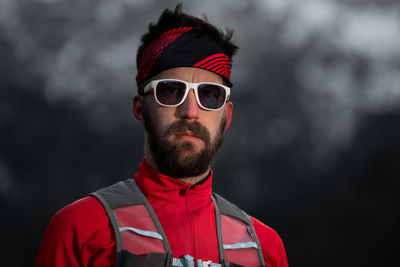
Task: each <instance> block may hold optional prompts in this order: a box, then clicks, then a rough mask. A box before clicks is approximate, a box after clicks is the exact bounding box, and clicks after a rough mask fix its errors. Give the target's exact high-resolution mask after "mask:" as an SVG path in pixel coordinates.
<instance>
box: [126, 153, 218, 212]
mask: <svg viewBox="0 0 400 267" xmlns="http://www.w3.org/2000/svg"><path fill="white" fill-rule="evenodd" d="M134 179H135V182H136V184H137V185H138V186H139V188H140V190H141V191H142V193H143V194H144V195H145V196H146V198H147V200H148V201H149V202H150V204H151V205H152V206H153V208H154V209H158V208H161V209H165V211H167V212H171V213H181V212H192V211H194V210H196V209H199V208H202V207H204V206H206V205H209V204H210V202H211V192H212V188H211V185H212V171H210V174H209V176H208V177H207V178H205V179H204V180H202V181H201V182H200V183H198V184H195V185H191V184H187V183H184V182H182V181H180V180H177V179H175V178H172V177H169V176H166V175H163V174H161V173H158V172H157V171H155V170H154V169H153V168H152V167H151V166H150V165H149V164H148V163H147V162H146V161H145V160H144V159H143V161H142V163H141V164H140V165H139V172H138V173H137V174H136V175H135V177H134Z"/></svg>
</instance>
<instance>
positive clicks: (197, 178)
mask: <svg viewBox="0 0 400 267" xmlns="http://www.w3.org/2000/svg"><path fill="white" fill-rule="evenodd" d="M144 159H145V161H146V162H147V163H148V164H149V165H150V166H151V167H152V168H153V169H154V170H156V171H157V172H159V173H161V174H163V173H162V172H161V171H160V168H159V167H158V166H157V164H156V162H155V160H154V159H153V157H152V156H151V155H150V154H149V153H145V155H144ZM210 169H211V168H210V167H209V168H208V169H207V170H206V171H205V172H204V173H201V174H199V175H196V176H191V177H184V178H175V177H172V178H175V179H177V180H180V181H182V182H184V183H187V184H197V183H198V182H200V181H201V180H203V179H204V178H205V177H206V176H207V175H208V174H209V173H210Z"/></svg>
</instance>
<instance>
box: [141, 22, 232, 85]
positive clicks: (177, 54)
mask: <svg viewBox="0 0 400 267" xmlns="http://www.w3.org/2000/svg"><path fill="white" fill-rule="evenodd" d="M176 67H194V68H201V69H205V70H208V71H211V72H213V73H215V74H217V75H219V76H221V77H222V79H223V80H224V82H225V83H226V84H227V85H228V86H229V87H232V83H231V81H230V78H231V63H230V60H229V57H228V56H227V55H225V54H224V53H223V50H222V49H221V47H220V46H219V45H218V44H217V43H216V42H215V41H214V40H213V39H212V38H211V37H210V36H207V35H205V34H204V33H201V32H200V31H197V30H193V29H192V27H181V28H176V29H171V30H169V31H167V32H165V33H163V34H162V35H161V36H160V37H158V38H157V39H155V40H153V41H152V42H151V43H150V44H149V45H148V46H147V47H146V48H145V49H144V50H143V53H142V56H141V58H140V60H139V64H138V73H137V76H136V83H137V85H138V86H139V84H140V83H142V82H143V81H145V80H147V79H148V78H151V77H153V76H154V75H156V74H158V73H160V72H162V71H164V70H166V69H170V68H176Z"/></svg>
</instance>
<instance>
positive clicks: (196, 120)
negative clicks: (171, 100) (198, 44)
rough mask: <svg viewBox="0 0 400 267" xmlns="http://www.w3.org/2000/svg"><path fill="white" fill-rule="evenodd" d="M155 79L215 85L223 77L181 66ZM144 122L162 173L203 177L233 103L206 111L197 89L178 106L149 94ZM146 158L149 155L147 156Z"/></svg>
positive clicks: (224, 127)
mask: <svg viewBox="0 0 400 267" xmlns="http://www.w3.org/2000/svg"><path fill="white" fill-rule="evenodd" d="M153 79H154V80H155V79H179V80H184V81H187V82H214V83H220V84H223V81H222V78H221V77H220V76H218V75H216V74H214V73H212V72H209V71H207V70H203V69H197V68H189V67H180V68H172V69H168V70H166V71H163V72H161V73H159V74H158V75H156V76H155V77H154V78H153ZM142 111H143V112H142V113H143V123H144V125H145V129H146V150H149V151H146V154H147V153H150V155H147V156H150V158H151V160H152V161H153V163H155V164H156V167H157V168H158V170H159V171H160V172H161V173H163V174H166V175H169V176H171V177H175V178H186V177H193V176H198V175H201V174H203V173H205V172H207V171H208V169H209V167H210V163H211V161H212V159H213V158H214V156H215V153H216V151H217V150H218V148H219V147H220V145H221V144H222V139H223V133H224V131H225V129H226V128H227V127H228V125H229V123H230V121H231V116H232V103H231V102H228V103H226V104H225V107H224V108H222V109H221V110H218V111H208V110H204V109H202V108H201V107H200V106H199V105H198V104H197V101H196V97H195V94H194V91H193V90H190V91H189V94H188V96H187V97H186V99H185V101H184V102H183V103H182V104H181V105H179V106H177V107H163V106H161V105H159V104H158V103H157V102H156V100H155V99H154V95H153V94H149V95H147V96H145V97H144V99H143V109H142ZM145 157H146V156H145Z"/></svg>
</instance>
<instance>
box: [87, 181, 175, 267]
mask: <svg viewBox="0 0 400 267" xmlns="http://www.w3.org/2000/svg"><path fill="white" fill-rule="evenodd" d="M90 195H91V196H93V197H95V198H97V199H98V200H99V201H100V203H101V204H102V206H103V208H104V209H105V211H106V212H107V215H108V217H109V219H110V222H111V225H112V227H113V230H114V234H115V239H116V249H117V253H116V254H117V255H116V264H115V266H118V267H119V266H125V265H126V266H128V265H127V264H128V263H129V262H130V261H131V260H133V259H134V261H135V262H138V260H139V258H141V260H144V261H146V262H151V261H157V262H158V263H160V262H162V261H164V262H163V265H165V266H167V265H168V264H169V263H170V262H171V261H172V252H171V248H170V245H169V243H168V239H167V236H166V234H165V232H164V230H163V228H162V226H161V223H160V221H159V220H158V218H157V215H156V213H155V212H154V210H153V208H152V207H151V205H150V203H149V202H148V201H147V199H146V197H145V196H144V195H143V193H142V192H141V191H140V189H139V188H138V186H137V185H136V183H135V181H134V180H133V179H127V180H125V181H120V182H118V183H116V184H113V185H111V186H109V187H106V188H103V189H100V190H98V191H96V192H94V193H91V194H90ZM132 216H135V217H139V218H140V220H141V222H140V220H139V219H136V220H131V218H132ZM131 222H134V223H136V222H137V223H139V225H146V227H147V226H148V225H150V226H151V227H150V228H151V231H149V230H143V229H140V227H131V225H130V223H131ZM141 240H148V242H152V243H154V242H160V241H162V245H161V247H162V246H163V248H160V251H162V252H160V253H150V254H148V255H147V256H146V257H144V256H138V255H135V253H131V252H132V249H130V248H134V249H135V250H137V249H139V248H138V246H135V242H136V243H137V242H140V241H141ZM160 244H161V243H160ZM164 253H165V256H162V254H164ZM140 254H142V253H140ZM146 266H147V265H146Z"/></svg>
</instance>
